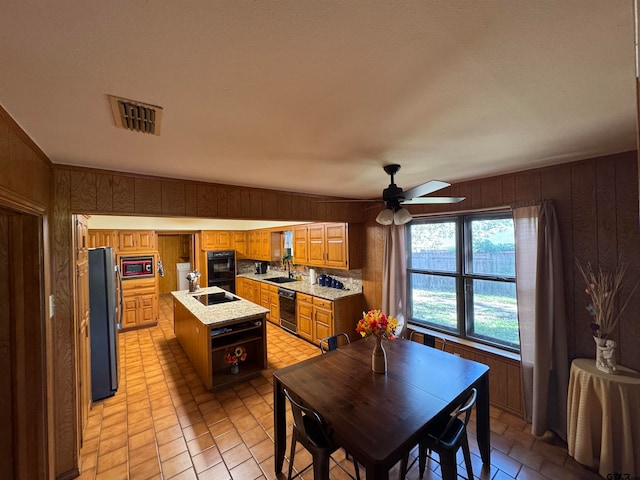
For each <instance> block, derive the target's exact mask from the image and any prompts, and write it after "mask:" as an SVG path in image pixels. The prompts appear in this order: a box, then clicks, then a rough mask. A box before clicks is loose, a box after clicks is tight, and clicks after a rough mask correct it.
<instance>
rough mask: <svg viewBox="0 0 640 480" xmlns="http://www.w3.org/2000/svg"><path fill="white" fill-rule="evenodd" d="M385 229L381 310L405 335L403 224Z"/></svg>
mask: <svg viewBox="0 0 640 480" xmlns="http://www.w3.org/2000/svg"><path fill="white" fill-rule="evenodd" d="M383 228H385V230H386V239H385V244H384V257H383V258H384V259H383V264H382V311H383V312H384V313H386V314H387V315H391V316H393V317H396V318H397V319H398V322H399V323H400V324H401V325H402V326H401V327H400V328H399V329H398V330H397V331H396V334H397V335H398V336H401V337H402V336H406V332H407V328H406V322H407V321H406V314H407V306H406V302H407V260H406V257H405V227H404V225H389V226H386V227H383Z"/></svg>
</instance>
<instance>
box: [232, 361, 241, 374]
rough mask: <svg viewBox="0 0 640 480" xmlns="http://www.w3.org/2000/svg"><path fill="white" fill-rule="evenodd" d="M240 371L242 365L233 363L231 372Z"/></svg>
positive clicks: (236, 372)
mask: <svg viewBox="0 0 640 480" xmlns="http://www.w3.org/2000/svg"><path fill="white" fill-rule="evenodd" d="M239 371H240V366H239V365H238V364H237V363H234V364H233V365H231V374H233V375H237V374H238V372H239Z"/></svg>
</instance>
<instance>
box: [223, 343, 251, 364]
mask: <svg viewBox="0 0 640 480" xmlns="http://www.w3.org/2000/svg"><path fill="white" fill-rule="evenodd" d="M246 359H247V349H246V348H244V347H243V346H239V347H236V348H234V349H233V350H232V351H231V352H227V353H226V354H225V356H224V361H225V362H226V363H228V364H229V365H238V362H244V361H245V360H246Z"/></svg>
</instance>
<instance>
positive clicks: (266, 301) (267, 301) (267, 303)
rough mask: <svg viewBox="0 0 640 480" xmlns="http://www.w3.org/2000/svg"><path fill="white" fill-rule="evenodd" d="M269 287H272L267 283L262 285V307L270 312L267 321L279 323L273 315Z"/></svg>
mask: <svg viewBox="0 0 640 480" xmlns="http://www.w3.org/2000/svg"><path fill="white" fill-rule="evenodd" d="M269 287H270V285H268V284H266V283H260V306H261V307H264V308H266V309H267V310H269V313H267V320H269V321H270V322H271V323H278V322H277V320H274V319H273V318H272V315H271V291H270V290H269Z"/></svg>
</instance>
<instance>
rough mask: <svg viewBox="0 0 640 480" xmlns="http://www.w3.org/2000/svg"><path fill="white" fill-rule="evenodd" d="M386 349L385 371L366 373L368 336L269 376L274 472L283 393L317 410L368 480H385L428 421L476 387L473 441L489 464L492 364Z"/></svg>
mask: <svg viewBox="0 0 640 480" xmlns="http://www.w3.org/2000/svg"><path fill="white" fill-rule="evenodd" d="M383 344H384V347H385V350H386V352H387V372H386V373H383V374H381V373H374V372H372V371H371V352H372V350H373V345H374V342H373V341H367V339H364V340H358V341H356V342H353V343H351V344H350V345H346V346H344V347H340V348H338V349H337V350H334V351H332V352H329V353H326V354H324V355H319V356H317V357H313V358H310V359H308V360H305V361H303V362H300V363H297V364H295V365H291V366H289V367H286V368H282V369H279V370H276V371H275V372H273V380H274V389H273V393H274V433H275V472H276V474H278V473H279V472H281V471H282V465H283V463H284V455H285V447H286V431H287V425H286V413H285V412H286V408H285V396H284V389H287V390H288V391H289V392H290V393H293V394H294V395H295V396H297V397H298V398H299V399H300V401H301V402H302V403H303V404H304V405H306V406H307V407H309V408H311V409H313V410H315V411H316V412H318V414H319V415H320V416H321V417H322V418H323V419H324V421H325V422H326V423H327V425H328V427H329V428H330V429H331V430H332V434H333V439H334V440H335V441H336V443H337V444H338V445H340V446H341V447H344V448H345V449H346V450H347V451H348V452H349V453H350V454H352V455H353V456H354V457H355V459H356V460H357V461H358V463H359V464H360V465H362V466H364V468H365V470H366V473H367V480H378V479H385V480H386V479H388V478H389V469H390V468H391V467H393V465H395V464H396V463H397V462H398V460H400V459H401V458H402V457H403V456H404V455H405V453H407V452H409V451H410V450H411V449H412V448H413V447H414V446H415V445H416V444H417V443H418V441H419V439H420V437H421V436H422V434H423V433H424V432H425V431H426V430H427V429H428V428H429V426H430V425H431V424H432V422H433V420H434V419H435V418H437V417H438V416H439V415H447V414H449V413H450V412H451V411H452V410H453V409H454V408H455V407H456V406H457V405H458V404H459V403H460V402H461V401H462V400H463V398H464V397H465V394H466V393H467V392H469V391H470V390H471V388H474V387H475V388H476V389H477V391H478V397H477V400H476V407H475V408H476V427H477V430H476V438H477V440H478V448H479V450H480V454H481V456H482V461H483V463H484V464H485V465H489V463H490V453H489V452H490V449H491V445H490V430H489V367H488V366H487V365H484V364H482V363H478V362H475V361H472V360H467V359H464V358H460V357H458V356H456V355H453V354H450V353H447V352H443V351H440V350H437V349H435V348H430V347H427V346H425V345H421V344H419V343H417V342H411V341H409V340H403V339H395V340H388V341H387V340H385V341H384V342H383Z"/></svg>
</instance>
